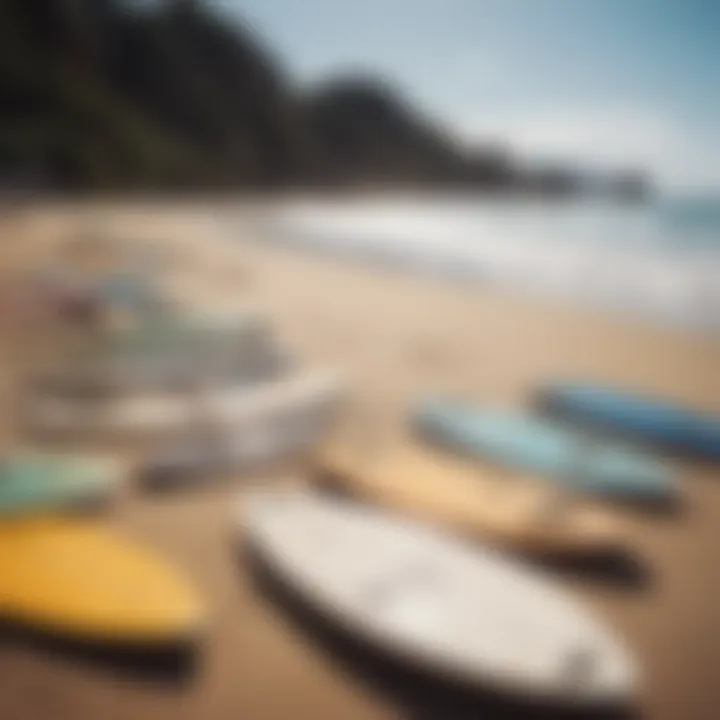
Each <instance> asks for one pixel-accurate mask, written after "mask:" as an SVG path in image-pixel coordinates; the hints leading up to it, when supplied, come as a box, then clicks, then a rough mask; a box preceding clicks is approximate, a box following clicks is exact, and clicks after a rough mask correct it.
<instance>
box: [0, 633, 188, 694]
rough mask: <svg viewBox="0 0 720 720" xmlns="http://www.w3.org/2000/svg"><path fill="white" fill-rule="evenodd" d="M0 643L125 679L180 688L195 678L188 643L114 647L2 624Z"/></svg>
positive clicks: (108, 644) (114, 645)
mask: <svg viewBox="0 0 720 720" xmlns="http://www.w3.org/2000/svg"><path fill="white" fill-rule="evenodd" d="M0 642H2V643H3V644H4V645H6V646H16V647H24V648H31V649H32V650H35V651H38V652H41V653H45V654H48V655H51V656H53V657H56V658H59V659H61V660H63V661H64V662H68V663H73V664H76V665H84V666H87V667H92V668H96V669H99V670H101V671H103V672H109V673H114V674H117V675H121V676H123V677H125V678H128V679H132V680H137V681H148V682H154V683H159V684H162V685H167V686H170V687H178V688H180V687H184V686H186V685H187V684H189V683H190V681H191V680H192V678H193V677H194V675H195V669H196V666H197V662H198V656H199V646H198V644H197V643H196V642H194V641H191V640H188V641H182V642H177V643H164V644H162V645H139V644H133V645H121V646H119V645H116V644H110V643H107V644H105V643H100V642H98V643H95V642H90V641H85V640H82V641H80V640H74V639H69V638H66V637H61V636H58V635H52V634H48V633H44V632H40V631H38V630H35V629H33V628H30V627H27V626H25V625H21V624H16V623H9V622H3V623H2V625H1V626H0Z"/></svg>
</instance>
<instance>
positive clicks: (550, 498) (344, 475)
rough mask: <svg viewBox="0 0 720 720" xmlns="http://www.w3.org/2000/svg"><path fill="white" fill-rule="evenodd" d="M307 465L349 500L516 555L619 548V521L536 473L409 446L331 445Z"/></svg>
mask: <svg viewBox="0 0 720 720" xmlns="http://www.w3.org/2000/svg"><path fill="white" fill-rule="evenodd" d="M314 470H315V473H314V475H315V477H316V478H317V479H318V480H319V481H320V482H322V483H323V484H330V485H331V486H332V487H335V488H339V489H341V490H343V491H345V492H347V493H349V494H351V495H353V496H355V497H358V498H362V499H364V500H367V501H370V502H372V503H375V504H377V505H379V506H383V507H386V508H391V509H393V510H397V511H400V512H402V513H406V514H408V515H409V516H412V517H416V518H418V519H420V520H426V521H429V522H431V523H435V524H438V525H440V526H442V527H447V528H450V529H454V530H457V531H459V532H461V533H463V534H467V535H474V536H479V537H482V538H485V539H486V540H487V541H489V542H491V543H493V544H496V545H498V546H499V547H503V548H508V549H512V550H514V551H517V552H520V553H526V554H531V555H535V554H539V555H559V556H573V555H580V556H582V555H593V556H595V555H605V554H608V555H609V554H612V553H614V552H617V551H620V550H622V548H623V546H624V539H623V536H622V528H621V524H620V522H619V520H618V519H617V518H616V517H613V516H612V515H611V513H609V512H608V511H607V510H604V509H603V508H601V507H597V506H593V505H591V504H589V503H586V502H582V501H581V500H579V499H578V498H575V497H570V496H569V495H568V494H567V493H564V492H562V490H560V489H558V488H554V487H552V486H550V485H548V484H547V483H544V482H543V481H541V480H537V479H536V478H531V477H529V476H521V475H519V474H515V475H510V474H509V473H503V472H502V471H501V470H493V469H490V468H477V467H470V466H469V465H468V464H466V463H460V462H458V461H453V460H451V459H446V458H441V457H439V456H438V455H437V454H436V453H432V452H430V451H428V450H425V449H423V448H421V447H419V446H416V445H411V444H409V443H407V444H401V443H396V444H395V445H394V446H393V447H392V448H386V449H384V450H379V451H378V452H377V453H375V454H373V453H368V452H364V453H361V452H358V451H357V450H355V451H353V450H351V449H350V448H349V447H348V446H345V447H342V446H338V445H333V446H330V447H326V448H324V449H323V450H322V452H321V453H320V455H319V457H318V458H317V460H316V463H315V467H314Z"/></svg>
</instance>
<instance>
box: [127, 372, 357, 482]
mask: <svg viewBox="0 0 720 720" xmlns="http://www.w3.org/2000/svg"><path fill="white" fill-rule="evenodd" d="M342 401H343V383H342V382H341V381H340V378H339V377H337V376H333V375H331V374H326V375H324V376H323V375H322V374H318V375H316V376H311V375H308V376H307V377H306V378H304V379H303V380H302V381H298V380H295V381H290V382H277V383H275V384H274V385H273V386H272V387H269V388H267V390H266V391H265V392H262V393H257V394H255V395H254V396H246V398H245V404H244V411H243V407H242V404H241V403H239V402H237V403H236V402H234V401H233V400H232V398H223V399H222V401H221V406H220V407H219V408H217V409H216V413H215V418H207V416H205V417H204V418H200V422H198V423H197V424H193V425H192V426H190V427H189V428H188V430H187V431H185V432H182V433H181V434H180V435H179V436H177V437H173V438H172V439H171V440H170V441H169V442H168V443H167V444H164V445H163V446H161V447H160V448H159V449H158V450H157V451H154V452H152V453H151V454H150V456H148V457H146V459H145V461H144V462H143V464H142V466H141V468H140V476H141V477H142V478H143V480H144V481H145V482H149V483H151V484H155V485H172V484H175V483H177V482H181V483H183V482H186V481H194V480H197V479H200V478H203V477H207V476H208V474H210V475H212V474H215V473H218V472H219V473H225V472H229V471H232V470H236V469H237V470H242V469H245V468H247V467H249V466H257V465H258V464H260V463H263V462H268V461H272V460H274V459H277V458H280V457H288V456H289V455H291V454H299V453H302V452H306V451H309V450H310V449H312V448H314V447H315V446H317V445H318V444H319V443H321V442H322V441H323V440H324V439H325V437H326V435H327V434H328V433H329V431H330V429H331V428H332V426H333V424H334V422H335V421H336V420H337V419H338V415H339V413H340V410H341V409H342ZM223 403H224V405H223ZM228 418H231V419H228ZM206 419H207V420H209V422H203V420H206ZM218 420H219V422H218Z"/></svg>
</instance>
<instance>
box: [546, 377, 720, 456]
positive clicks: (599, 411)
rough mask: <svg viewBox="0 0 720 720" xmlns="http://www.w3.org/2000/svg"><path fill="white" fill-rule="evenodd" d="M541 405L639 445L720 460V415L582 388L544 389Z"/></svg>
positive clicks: (608, 390) (575, 385)
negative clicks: (604, 429) (641, 442)
mask: <svg viewBox="0 0 720 720" xmlns="http://www.w3.org/2000/svg"><path fill="white" fill-rule="evenodd" d="M538 396H539V402H540V405H541V406H542V407H544V408H546V409H548V410H550V411H551V412H554V413H557V414H558V415H560V416H562V417H564V418H567V419H574V420H578V421H581V422H587V423H590V424H594V425H598V426H601V427H604V428H607V429H608V430H610V431H613V432H614V433H616V434H620V433H621V434H623V435H626V436H629V437H631V438H637V439H638V440H640V441H643V442H647V443H651V444H653V445H657V446H660V447H666V448H668V449H670V450H674V451H678V452H681V453H684V454H688V455H694V456H697V457H700V458H705V459H709V460H720V414H715V415H710V414H707V415H704V414H702V413H699V412H694V411H692V410H690V409H687V408H684V407H682V406H680V405H676V404H674V403H672V402H668V401H663V400H660V399H656V398H652V397H648V396H644V395H639V394H634V393H632V392H629V391H626V390H622V389H615V388H611V387H603V386H601V385H592V384H589V383H588V384H582V383H553V384H549V385H546V386H544V387H542V388H541V390H540V392H539V394H538Z"/></svg>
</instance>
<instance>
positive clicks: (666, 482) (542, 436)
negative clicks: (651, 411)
mask: <svg viewBox="0 0 720 720" xmlns="http://www.w3.org/2000/svg"><path fill="white" fill-rule="evenodd" d="M412 422H413V427H414V429H415V431H416V432H417V433H418V434H419V435H420V437H422V438H423V439H424V440H426V441H428V442H430V443H432V444H435V445H438V446H441V447H445V448H448V449H452V450H455V451H459V452H461V453H463V454H466V455H470V456H475V457H478V458H482V459H486V460H489V461H490V462H493V463H496V464H498V465H502V466H505V467H509V468H512V469H515V470H521V471H526V472H530V473H536V474H538V475H542V476H545V477H547V478H549V479H552V480H553V481H555V482H557V483H558V484H561V485H563V486H565V487H567V488H568V489H571V490H576V491H579V492H583V493H587V494H591V495H596V496H603V497H607V498H613V499H624V500H633V501H650V502H667V501H671V500H673V499H675V498H676V496H677V485H676V482H675V479H674V477H673V474H672V473H671V472H670V470H669V469H668V468H667V467H666V465H665V464H664V463H662V462H660V461H658V460H655V459H654V458H652V457H649V456H645V455H642V454H638V453H634V452H630V451H627V450H625V449H623V448H622V447H619V446H613V445H610V444H607V443H605V442H601V441H599V440H597V439H595V438H593V437H592V436H589V435H585V434H581V433H576V432H573V431H571V430H567V429H565V428H563V427H562V426H561V425H558V424H554V423H552V422H549V421H547V420H545V419H542V418H536V417H534V416H532V415H526V414H522V413H517V412H513V411H511V410H506V409H500V408H491V407H476V406H469V405H465V404H463V403H460V402H454V401H450V400H428V401H425V402H423V403H422V404H421V405H420V406H419V407H418V408H417V409H416V411H415V412H414V415H413V418H412Z"/></svg>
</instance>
